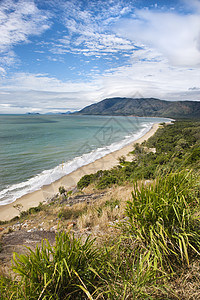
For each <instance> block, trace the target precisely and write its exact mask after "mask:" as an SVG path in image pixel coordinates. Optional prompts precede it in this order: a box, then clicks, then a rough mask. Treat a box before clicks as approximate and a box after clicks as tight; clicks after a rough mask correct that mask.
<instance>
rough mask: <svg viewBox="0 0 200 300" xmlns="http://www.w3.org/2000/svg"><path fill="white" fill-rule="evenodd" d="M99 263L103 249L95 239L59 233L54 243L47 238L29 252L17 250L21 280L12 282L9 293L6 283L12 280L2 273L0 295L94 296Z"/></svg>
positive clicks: (26, 296)
mask: <svg viewBox="0 0 200 300" xmlns="http://www.w3.org/2000/svg"><path fill="white" fill-rule="evenodd" d="M99 266H101V253H100V251H99V250H98V249H97V248H96V247H95V246H94V241H93V240H90V239H89V238H88V239H86V241H85V242H82V241H81V239H75V238H74V237H70V236H69V234H65V233H60V234H58V235H57V236H56V245H55V247H51V246H50V244H49V243H48V241H44V242H43V243H42V246H41V248H39V247H37V248H36V250H35V251H32V250H31V249H29V253H28V254H26V255H18V254H16V253H15V254H14V259H13V271H14V272H15V273H16V274H18V275H19V278H20V280H18V281H13V282H12V286H11V289H10V294H9V291H7V290H6V288H5V286H7V287H8V286H9V284H10V281H9V280H8V279H5V277H2V278H1V280H0V282H1V285H0V288H1V295H2V296H1V298H0V299H18V300H20V299H48V300H49V299H52V300H55V299H63V300H64V299H92V294H93V293H94V292H95V291H96V290H97V287H98V284H99V277H98V276H97V275H96V274H95V273H98V268H99ZM93 270H95V272H94V271H93ZM5 291H6V293H5Z"/></svg>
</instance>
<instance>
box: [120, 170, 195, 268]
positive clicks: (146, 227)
mask: <svg viewBox="0 0 200 300" xmlns="http://www.w3.org/2000/svg"><path fill="white" fill-rule="evenodd" d="M197 208H199V199H198V197H197V187H196V180H195V178H194V176H192V175H191V173H188V172H186V171H183V172H179V173H171V174H168V175H167V176H165V177H161V178H158V179H157V180H156V183H154V184H151V185H150V186H149V187H145V186H144V185H142V186H141V187H139V186H138V185H137V184H135V187H134V191H133V192H132V201H129V202H128V205H127V209H126V214H127V216H128V222H127V224H126V229H128V231H129V233H130V234H131V236H133V237H134V238H135V240H136V242H137V243H138V245H140V246H139V247H140V248H141V247H144V248H145V249H147V250H149V251H151V256H152V257H154V266H155V268H156V266H157V265H158V264H160V265H161V266H162V267H167V266H169V267H170V268H171V269H173V264H177V263H183V264H184V263H186V264H188V265H189V263H190V259H191V258H192V257H193V255H194V254H198V255H200V253H199V252H200V219H199V218H197V217H196V215H195V212H196V209H197Z"/></svg>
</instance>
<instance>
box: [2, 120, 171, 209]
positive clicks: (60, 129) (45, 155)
mask: <svg viewBox="0 0 200 300" xmlns="http://www.w3.org/2000/svg"><path fill="white" fill-rule="evenodd" d="M166 121H169V119H165V118H142V117H123V116H117V117H113V116H78V115H59V114H55V115H29V114H27V115H0V205H4V204H8V203H11V202H13V201H15V200H16V199H17V198H20V197H21V196H23V195H25V194H27V193H30V192H33V191H36V190H38V189H40V188H41V187H42V186H44V185H47V184H50V183H52V182H54V181H56V180H57V179H59V178H61V177H63V176H64V175H66V174H69V173H71V172H73V171H75V170H76V169H78V168H79V167H81V166H83V165H86V164H88V163H91V162H94V161H95V160H97V159H98V158H101V157H103V156H105V155H106V154H108V153H111V152H113V151H115V150H118V149H120V148H122V147H124V146H125V145H127V144H129V143H131V142H133V141H134V140H136V139H138V138H140V137H141V136H143V135H144V134H145V133H146V132H147V131H149V130H150V128H151V127H152V125H153V124H154V123H158V122H159V123H161V122H166Z"/></svg>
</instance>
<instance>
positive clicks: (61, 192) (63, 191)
mask: <svg viewBox="0 0 200 300" xmlns="http://www.w3.org/2000/svg"><path fill="white" fill-rule="evenodd" d="M58 190H59V193H60V195H62V194H64V193H65V192H66V191H65V188H64V186H60V187H59V189H58Z"/></svg>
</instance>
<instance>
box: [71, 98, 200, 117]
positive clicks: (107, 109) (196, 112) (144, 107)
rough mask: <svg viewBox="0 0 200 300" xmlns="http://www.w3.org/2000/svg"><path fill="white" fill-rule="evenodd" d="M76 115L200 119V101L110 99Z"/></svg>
mask: <svg viewBox="0 0 200 300" xmlns="http://www.w3.org/2000/svg"><path fill="white" fill-rule="evenodd" d="M76 114H81V115H115V116H116V115H124V116H127V115H134V116H139V117H145V116H148V117H169V118H200V101H165V100H159V99H155V98H109V99H104V100H102V101H100V102H98V103H95V104H92V105H90V106H87V107H85V108H83V109H82V110H80V111H79V112H77V113H76Z"/></svg>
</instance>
